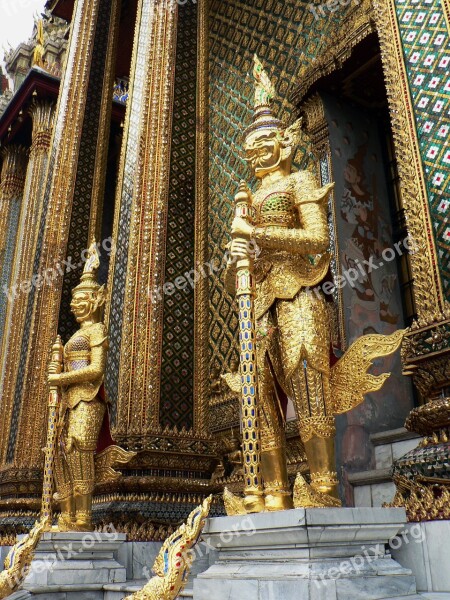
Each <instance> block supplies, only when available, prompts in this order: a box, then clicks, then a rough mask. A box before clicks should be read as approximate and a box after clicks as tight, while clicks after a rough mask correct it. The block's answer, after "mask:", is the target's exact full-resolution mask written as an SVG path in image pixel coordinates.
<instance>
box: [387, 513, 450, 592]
mask: <svg viewBox="0 0 450 600" xmlns="http://www.w3.org/2000/svg"><path fill="white" fill-rule="evenodd" d="M402 532H403V535H400V536H399V542H398V544H395V548H394V545H393V544H391V547H392V550H391V551H392V555H393V557H394V558H395V560H397V561H398V562H400V563H401V564H402V565H403V566H404V567H407V568H408V569H411V570H412V571H413V572H414V575H415V576H416V581H417V589H418V590H420V591H421V592H424V593H436V592H440V593H447V595H448V598H449V599H450V521H429V522H426V523H408V525H405V527H404V528H403V530H402ZM400 542H402V543H400ZM397 546H398V547H397ZM426 597H428V596H426Z"/></svg>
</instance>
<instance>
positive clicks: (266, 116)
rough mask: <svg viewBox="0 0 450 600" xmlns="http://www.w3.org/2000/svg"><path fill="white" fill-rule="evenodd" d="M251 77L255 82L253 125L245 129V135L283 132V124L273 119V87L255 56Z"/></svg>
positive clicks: (274, 93) (274, 92)
mask: <svg viewBox="0 0 450 600" xmlns="http://www.w3.org/2000/svg"><path fill="white" fill-rule="evenodd" d="M253 77H254V80H255V114H254V115H253V123H252V124H251V125H250V126H249V127H248V128H247V129H246V131H245V135H246V136H248V135H249V134H250V133H253V132H254V131H256V130H258V129H272V130H273V129H278V130H284V128H285V126H284V124H283V122H282V121H280V120H279V119H277V118H276V117H275V115H274V114H273V110H272V103H273V100H274V98H275V95H276V91H275V87H274V85H273V83H272V82H271V80H270V77H269V75H268V74H267V72H266V70H265V69H264V67H263V64H262V62H261V61H260V60H259V58H258V55H257V54H255V56H254V66H253Z"/></svg>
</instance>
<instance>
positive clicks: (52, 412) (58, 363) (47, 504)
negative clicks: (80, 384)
mask: <svg viewBox="0 0 450 600" xmlns="http://www.w3.org/2000/svg"><path fill="white" fill-rule="evenodd" d="M63 360H64V346H63V345H62V341H61V338H60V336H59V335H58V337H57V338H56V341H55V343H54V345H53V347H52V358H51V361H50V365H49V374H52V375H53V374H58V373H61V372H62V370H63ZM60 404H61V398H60V391H59V388H58V386H56V385H50V387H49V395H48V429H47V444H46V446H45V449H44V452H45V465H44V485H43V490H42V508H41V517H42V518H43V519H47V522H48V527H50V528H51V524H52V499H53V481H54V465H55V456H56V450H57V448H56V445H57V443H58V420H59V411H60Z"/></svg>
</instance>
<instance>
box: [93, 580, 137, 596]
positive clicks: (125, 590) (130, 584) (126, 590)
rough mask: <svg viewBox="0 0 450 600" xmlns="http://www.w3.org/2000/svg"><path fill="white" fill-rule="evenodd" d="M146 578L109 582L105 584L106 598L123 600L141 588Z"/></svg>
mask: <svg viewBox="0 0 450 600" xmlns="http://www.w3.org/2000/svg"><path fill="white" fill-rule="evenodd" d="M146 583H147V581H146V580H139V581H127V582H126V583H109V584H107V585H105V586H104V588H103V590H104V592H105V600H123V598H125V597H126V596H129V595H130V594H134V593H135V592H138V591H139V590H141V589H142V588H143V587H144V585H145V584H146Z"/></svg>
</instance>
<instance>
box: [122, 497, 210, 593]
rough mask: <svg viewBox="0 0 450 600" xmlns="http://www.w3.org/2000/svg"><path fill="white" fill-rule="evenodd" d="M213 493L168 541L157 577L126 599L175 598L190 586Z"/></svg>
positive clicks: (155, 568)
mask: <svg viewBox="0 0 450 600" xmlns="http://www.w3.org/2000/svg"><path fill="white" fill-rule="evenodd" d="M211 502H212V496H209V498H207V499H206V500H205V501H204V502H203V504H201V505H200V506H198V507H197V508H196V509H195V510H193V511H192V512H191V514H190V515H189V517H188V520H187V521H186V523H183V525H181V527H179V529H177V530H176V531H175V532H174V533H173V534H172V535H171V536H170V537H168V538H167V540H166V541H165V542H164V544H163V547H162V548H161V551H160V553H159V554H158V556H157V557H156V560H155V563H154V565H153V572H154V573H155V577H153V578H152V579H150V581H149V582H148V584H147V585H146V586H145V587H144V588H143V589H142V590H140V591H139V592H136V593H135V594H133V595H132V596H127V598H126V599H125V600H174V599H175V598H177V596H178V595H179V594H180V592H182V591H183V589H184V587H185V586H186V583H187V580H188V577H189V573H190V570H191V566H192V562H193V560H194V557H193V555H192V552H191V551H192V549H193V548H194V546H195V545H196V544H197V543H198V541H199V538H200V535H201V533H202V531H203V527H204V526H205V521H206V519H207V517H208V515H209V510H210V507H211Z"/></svg>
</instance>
